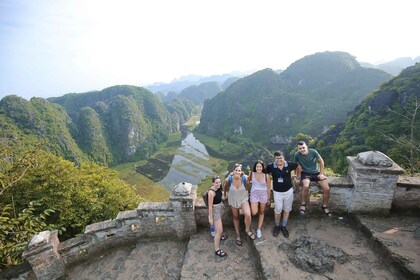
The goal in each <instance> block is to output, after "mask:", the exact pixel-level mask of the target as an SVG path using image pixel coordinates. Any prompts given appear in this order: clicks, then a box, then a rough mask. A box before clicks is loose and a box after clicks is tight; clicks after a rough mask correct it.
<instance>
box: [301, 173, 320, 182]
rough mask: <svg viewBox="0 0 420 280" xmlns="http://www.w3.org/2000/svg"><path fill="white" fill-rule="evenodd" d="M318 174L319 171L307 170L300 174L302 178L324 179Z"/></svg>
mask: <svg viewBox="0 0 420 280" xmlns="http://www.w3.org/2000/svg"><path fill="white" fill-rule="evenodd" d="M318 175H319V172H317V173H307V172H304V171H302V173H301V174H300V178H301V180H305V179H309V180H311V181H312V182H318V181H322V180H319V178H318Z"/></svg>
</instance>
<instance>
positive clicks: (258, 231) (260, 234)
mask: <svg viewBox="0 0 420 280" xmlns="http://www.w3.org/2000/svg"><path fill="white" fill-rule="evenodd" d="M257 237H258V238H261V237H262V232H261V230H260V229H257Z"/></svg>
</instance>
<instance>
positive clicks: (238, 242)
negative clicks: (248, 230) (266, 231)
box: [235, 236, 242, 246]
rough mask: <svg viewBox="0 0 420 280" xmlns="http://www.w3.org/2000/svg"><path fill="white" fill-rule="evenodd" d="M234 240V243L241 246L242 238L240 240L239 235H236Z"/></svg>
mask: <svg viewBox="0 0 420 280" xmlns="http://www.w3.org/2000/svg"><path fill="white" fill-rule="evenodd" d="M235 242H236V245H238V246H242V240H241V237H240V236H238V237H236V240H235Z"/></svg>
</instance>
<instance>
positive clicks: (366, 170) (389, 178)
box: [347, 151, 404, 214]
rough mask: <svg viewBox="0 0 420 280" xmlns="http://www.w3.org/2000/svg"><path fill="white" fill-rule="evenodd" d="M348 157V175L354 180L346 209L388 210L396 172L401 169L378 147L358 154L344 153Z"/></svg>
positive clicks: (401, 170)
mask: <svg viewBox="0 0 420 280" xmlns="http://www.w3.org/2000/svg"><path fill="white" fill-rule="evenodd" d="M347 160H348V162H349V171H348V175H349V177H350V179H351V180H352V182H353V184H354V188H353V195H352V198H351V201H350V202H349V208H348V209H349V211H350V212H352V213H377V214H388V213H389V211H390V210H391V206H392V199H393V197H394V192H395V188H396V186H397V180H398V176H399V175H400V174H403V173H404V170H403V169H402V168H401V167H400V166H399V165H397V164H396V163H395V162H393V161H392V160H391V159H390V158H389V157H387V156H386V155H385V154H383V153H381V152H378V151H368V152H363V153H359V154H358V155H357V157H347Z"/></svg>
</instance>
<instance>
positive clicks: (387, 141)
mask: <svg viewBox="0 0 420 280" xmlns="http://www.w3.org/2000/svg"><path fill="white" fill-rule="evenodd" d="M419 105H420V63H417V64H416V65H414V66H412V67H408V68H406V69H404V70H403V71H402V72H401V74H400V75H399V76H397V77H395V78H393V79H392V80H390V81H388V82H387V83H385V84H384V85H382V86H381V87H380V89H378V90H377V91H375V92H373V93H371V94H369V96H367V97H366V99H365V100H364V101H363V102H362V103H361V104H360V105H359V106H357V107H356V108H355V109H354V110H353V112H352V113H351V114H350V116H349V118H348V119H347V120H346V122H345V123H344V125H340V126H339V129H338V130H337V129H336V128H334V131H333V130H331V131H328V132H327V133H325V134H324V135H322V136H321V137H320V138H319V139H318V141H317V146H318V148H319V150H320V151H321V152H322V154H324V155H325V159H326V161H327V162H328V164H329V165H330V166H332V167H334V169H336V170H338V171H340V172H345V169H346V166H347V162H346V159H345V157H346V156H348V155H354V154H357V153H359V152H361V151H366V150H378V151H381V152H383V153H385V154H387V155H388V156H390V157H391V158H392V159H393V160H394V161H396V162H397V163H398V164H400V165H402V166H404V167H405V168H407V169H409V170H411V172H419V165H418V163H419V162H420V150H419V147H420V131H419V127H420V118H419V113H418V109H419ZM334 138H335V139H336V141H332V139H334ZM327 139H328V140H327Z"/></svg>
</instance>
